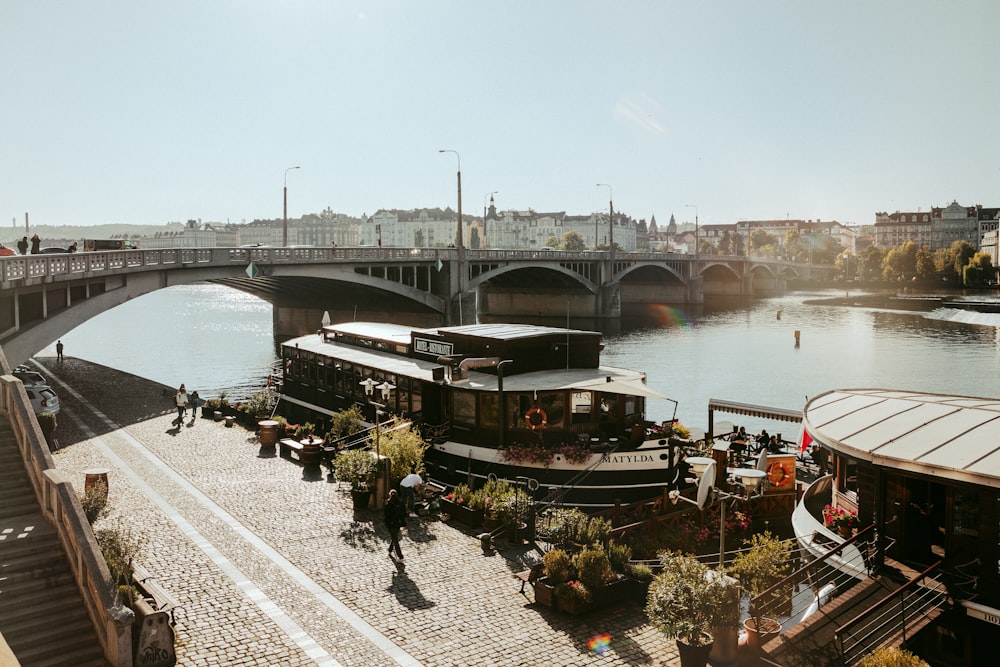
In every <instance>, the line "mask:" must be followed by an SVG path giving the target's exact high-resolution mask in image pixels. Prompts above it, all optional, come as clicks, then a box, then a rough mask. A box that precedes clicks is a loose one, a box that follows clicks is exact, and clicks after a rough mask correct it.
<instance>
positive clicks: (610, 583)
mask: <svg viewBox="0 0 1000 667" xmlns="http://www.w3.org/2000/svg"><path fill="white" fill-rule="evenodd" d="M619 551H620V550H616V554H615V557H616V559H618V558H619V557H620V555H621V554H620V553H619ZM573 562H574V564H575V565H576V571H577V573H578V575H579V578H580V581H582V582H583V585H584V586H586V587H587V590H588V591H590V594H591V596H592V597H593V601H594V604H595V606H606V605H610V604H614V603H616V602H620V601H621V600H622V599H623V598H624V597H625V588H626V587H627V586H628V584H627V582H626V581H625V579H624V578H622V577H620V576H619V575H618V574H617V573H616V572H615V570H614V568H613V567H612V564H611V559H610V558H609V556H608V553H607V552H606V551H605V548H604V547H603V546H602V545H601V544H595V545H593V546H590V547H587V548H585V549H583V550H582V551H580V552H579V553H577V554H576V556H574V558H573Z"/></svg>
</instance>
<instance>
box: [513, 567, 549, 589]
mask: <svg viewBox="0 0 1000 667" xmlns="http://www.w3.org/2000/svg"><path fill="white" fill-rule="evenodd" d="M544 575H545V564H544V563H535V564H534V565H532V566H531V569H530V570H525V571H523V572H515V573H514V578H516V579H519V580H520V581H521V595H524V585H525V584H531V587H532V588H534V587H535V582H536V581H538V580H539V579H541V578H542V577H543V576H544Z"/></svg>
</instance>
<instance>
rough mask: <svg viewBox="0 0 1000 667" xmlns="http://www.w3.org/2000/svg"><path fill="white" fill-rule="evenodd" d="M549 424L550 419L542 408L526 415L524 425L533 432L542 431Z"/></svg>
mask: <svg viewBox="0 0 1000 667" xmlns="http://www.w3.org/2000/svg"><path fill="white" fill-rule="evenodd" d="M548 423H549V417H548V415H546V414H545V410H542V409H541V408H531V409H530V410H528V411H527V412H526V413H524V424H525V426H527V427H528V428H530V429H531V430H532V431H541V430H542V429H543V428H545V425H546V424H548Z"/></svg>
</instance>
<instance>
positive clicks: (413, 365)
mask: <svg viewBox="0 0 1000 667" xmlns="http://www.w3.org/2000/svg"><path fill="white" fill-rule="evenodd" d="M601 347H602V345H601V335H600V333H598V332H593V331H577V330H572V329H562V328H553V327H541V326H532V325H521V324H477V325H467V326H456V327H439V328H428V329H415V328H410V327H405V326H400V325H393V324H380V323H366V322H350V323H342V324H335V325H329V326H324V327H323V328H322V329H321V330H320V331H319V332H318V335H308V336H300V337H298V338H294V339H292V340H289V341H286V342H285V343H283V344H282V346H281V350H282V360H283V368H284V377H283V383H282V399H283V400H284V401H286V402H287V403H288V404H289V408H290V409H291V410H292V411H293V412H294V411H298V412H299V413H301V414H302V415H303V416H304V417H309V418H312V419H313V421H323V420H324V419H325V418H328V417H329V416H331V415H332V414H334V412H336V411H338V410H341V409H344V408H347V407H349V406H351V405H357V406H359V407H360V408H361V410H362V412H363V413H364V415H365V417H366V419H368V420H369V421H372V422H375V421H378V420H379V418H380V415H384V414H394V415H398V416H400V417H403V418H407V419H411V420H412V421H414V422H415V423H417V424H419V425H420V426H421V428H422V429H423V432H424V433H425V434H428V436H429V437H428V439H429V440H430V442H431V443H432V444H431V447H430V449H429V450H428V451H427V454H426V457H425V460H426V465H427V472H428V474H429V475H430V477H431V478H432V479H434V480H436V481H440V482H444V483H446V484H455V483H458V482H467V481H469V480H470V479H472V480H474V481H475V480H479V481H480V482H481V481H482V480H484V479H486V478H487V477H488V476H490V475H496V476H498V477H504V478H507V479H511V480H514V479H517V478H521V479H522V481H524V482H525V483H526V484H528V485H529V486H530V487H531V488H534V489H535V495H536V499H538V500H546V499H549V500H553V501H559V502H564V503H566V504H571V505H576V506H580V507H583V508H585V509H601V508H605V507H609V506H611V505H613V504H614V503H616V502H622V503H628V502H634V501H636V500H643V499H647V498H651V497H654V496H658V495H660V494H661V493H662V491H663V489H664V488H665V487H667V486H668V485H671V484H676V483H677V480H680V479H683V475H681V474H680V471H679V467H678V466H677V462H678V459H679V457H680V456H681V452H680V448H679V447H677V446H676V445H677V441H676V440H672V438H671V437H670V436H671V434H672V433H673V427H674V421H673V420H671V421H668V422H664V423H663V424H659V425H657V424H654V423H652V422H649V421H647V420H646V418H645V408H646V401H647V400H668V401H671V402H673V401H672V399H667V398H666V397H664V396H661V395H660V394H657V393H656V392H654V391H652V390H651V389H649V388H648V387H647V386H646V383H645V379H646V378H645V373H643V372H641V371H637V370H630V369H623V368H613V367H609V366H602V365H600V351H601ZM674 405H675V406H676V403H674ZM532 480H533V481H532ZM536 483H537V487H536Z"/></svg>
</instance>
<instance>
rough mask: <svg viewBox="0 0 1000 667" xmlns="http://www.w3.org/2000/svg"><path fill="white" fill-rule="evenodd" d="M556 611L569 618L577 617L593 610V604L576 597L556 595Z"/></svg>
mask: <svg viewBox="0 0 1000 667" xmlns="http://www.w3.org/2000/svg"><path fill="white" fill-rule="evenodd" d="M555 600H556V605H555V607H556V609H558V610H559V611H561V612H563V613H564V614H569V615H570V616H579V615H580V614H585V613H587V612H588V611H590V610H591V609H593V608H594V602H593V600H591V601H590V602H584V601H582V600H580V599H579V598H578V597H576V596H575V595H574V596H572V597H571V596H567V595H562V596H560V595H559V594H558V593H556V595H555Z"/></svg>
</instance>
